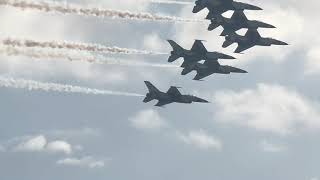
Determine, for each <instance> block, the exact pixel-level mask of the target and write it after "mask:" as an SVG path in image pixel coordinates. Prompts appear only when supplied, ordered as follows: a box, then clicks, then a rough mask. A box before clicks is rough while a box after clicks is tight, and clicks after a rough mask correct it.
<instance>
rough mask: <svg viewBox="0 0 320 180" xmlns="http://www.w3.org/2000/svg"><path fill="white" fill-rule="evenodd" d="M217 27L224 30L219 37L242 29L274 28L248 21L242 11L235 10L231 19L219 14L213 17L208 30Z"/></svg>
mask: <svg viewBox="0 0 320 180" xmlns="http://www.w3.org/2000/svg"><path fill="white" fill-rule="evenodd" d="M219 26H222V27H223V29H224V30H223V32H222V33H221V36H226V35H228V34H230V33H232V32H236V31H238V30H240V29H242V28H247V29H257V28H275V27H274V26H273V25H270V24H267V23H264V22H261V21H255V20H248V19H247V17H246V15H245V14H244V12H243V10H236V11H235V12H234V13H233V15H232V16H231V18H225V17H223V16H222V15H221V14H217V15H215V16H214V18H212V19H211V24H210V25H209V27H208V30H209V31H212V30H214V29H216V28H217V27H219Z"/></svg>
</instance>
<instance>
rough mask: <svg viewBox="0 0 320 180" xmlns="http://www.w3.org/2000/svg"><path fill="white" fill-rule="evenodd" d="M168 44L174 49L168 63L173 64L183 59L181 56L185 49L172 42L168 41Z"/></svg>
mask: <svg viewBox="0 0 320 180" xmlns="http://www.w3.org/2000/svg"><path fill="white" fill-rule="evenodd" d="M168 42H169V44H170V45H171V47H172V49H173V50H172V51H171V56H170V57H169V59H168V62H173V61H175V60H177V59H178V58H180V57H181V54H182V53H183V51H184V49H183V48H182V47H181V46H179V44H177V43H176V42H174V41H172V40H168Z"/></svg>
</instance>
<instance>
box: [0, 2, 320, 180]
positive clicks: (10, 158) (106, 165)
mask: <svg viewBox="0 0 320 180" xmlns="http://www.w3.org/2000/svg"><path fill="white" fill-rule="evenodd" d="M67 2H68V3H77V4H80V5H82V6H92V7H102V8H107V9H116V10H128V11H132V12H150V13H157V14H162V15H169V16H177V17H185V18H197V19H202V18H204V17H205V15H206V12H205V11H204V12H202V13H200V14H192V12H191V10H192V6H188V5H165V4H155V3H151V2H150V1H149V0H138V1H133V0H120V1H114V0H94V1H91V0H90V1H89V0H72V1H71V0H68V1H67ZM246 2H250V3H253V4H256V5H258V6H260V7H262V8H263V9H264V10H263V11H251V12H247V14H248V18H249V19H258V20H263V21H266V22H268V23H270V24H273V25H275V26H276V27H277V29H271V30H270V29H267V30H261V34H262V36H266V37H274V38H276V39H280V40H283V41H285V42H288V43H289V44H290V46H287V47H281V46H280V47H277V46H272V47H256V48H252V49H250V50H248V51H246V52H245V54H243V55H235V54H232V52H233V50H234V48H235V46H231V47H229V48H227V49H222V48H221V44H222V42H223V40H224V39H223V38H222V37H219V36H218V35H219V34H220V32H221V29H217V30H214V31H212V32H208V31H207V30H206V29H207V26H208V24H209V22H205V23H183V22H176V23H173V22H157V21H140V20H128V19H117V18H115V19H110V18H96V17H83V16H79V15H72V14H71V15H62V14H58V13H43V12H38V11H34V10H25V11H21V10H19V9H15V8H11V7H4V6H1V7H0V9H1V10H0V19H1V23H0V38H1V39H4V38H8V37H11V38H18V39H33V40H37V41H53V40H54V41H70V42H83V43H96V44H102V45H105V46H118V47H122V48H132V49H140V50H148V51H154V52H169V51H170V50H171V49H170V46H169V44H168V43H167V42H166V40H167V39H173V40H176V41H177V42H178V43H179V44H181V45H182V46H183V47H186V48H189V47H191V45H192V43H193V41H194V39H205V40H206V42H205V46H206V47H207V48H208V50H211V51H222V52H224V53H227V54H230V55H234V56H236V57H237V58H238V59H237V60H235V61H230V60H226V61H223V62H221V63H222V64H230V65H234V66H237V67H239V68H242V69H245V70H247V71H248V72H249V73H248V74H245V75H242V74H240V75H239V74H234V75H227V76H226V75H214V76H211V77H209V78H207V79H206V81H204V82H193V81H192V80H191V79H192V78H193V76H194V74H190V75H188V76H180V70H179V69H176V68H167V67H142V66H120V65H106V64H95V63H89V62H85V61H73V62H70V61H68V60H67V59H63V58H54V59H47V58H40V59H33V58H29V57H24V56H6V55H5V54H1V55H0V73H1V75H0V76H1V77H10V78H16V79H31V80H35V81H40V82H54V83H59V84H70V85H75V86H82V87H88V88H96V89H106V90H113V91H121V92H130V93H139V94H144V93H146V91H147V89H146V87H145V86H144V83H143V81H144V80H149V81H151V82H153V83H154V84H155V85H156V86H157V87H159V89H161V90H163V91H165V90H167V88H168V87H170V86H171V85H177V86H182V87H183V89H182V92H183V93H187V94H189V93H191V94H196V95H199V96H201V97H205V98H208V99H209V100H210V101H211V102H212V103H210V104H192V105H181V104H171V105H168V106H167V107H166V108H156V107H153V104H155V103H156V102H151V103H148V104H144V103H142V102H141V101H142V99H143V97H127V96H112V95H110V96H108V95H107V96H102V95H86V94H77V93H61V92H45V91H29V90H26V89H13V88H4V87H1V88H0V96H1V101H0V107H1V108H0V109H1V110H0V112H1V118H0V122H1V124H2V125H1V127H0V160H1V161H0V169H1V177H2V178H3V179H10V180H20V179H30V180H31V179H32V180H38V179H39V180H40V179H48V180H51V179H52V180H56V179H61V180H69V179H79V180H82V179H83V180H84V179H89V178H90V179H108V178H109V179H111V178H112V179H137V180H138V179H139V180H147V179H148V180H149V179H154V180H157V179H159V180H160V179H164V178H165V179H186V180H191V179H203V180H209V179H221V180H230V179H249V180H251V179H252V180H253V179H260V180H267V179H275V180H280V179H291V180H317V179H318V177H319V176H320V174H319V172H320V169H319V165H318V163H319V155H318V152H319V150H320V145H319V144H318V138H319V131H320V120H319V119H320V104H319V102H318V99H319V96H318V90H317V89H318V88H319V86H318V82H319V81H318V76H319V72H320V71H319V70H320V63H319V60H318V57H319V52H320V51H319V50H320V42H319V40H318V38H317V34H318V29H319V28H320V24H319V22H317V21H316V20H315V18H316V17H318V11H317V9H316V7H318V5H319V2H318V1H315V0H310V1H309V2H308V3H305V2H302V1H294V0H281V1H275V0H271V1H268V2H262V1H261V2H260V1H253V0H252V1H246ZM228 15H230V13H226V14H225V16H228ZM239 33H240V34H241V33H243V31H240V32H239ZM46 51H52V50H51V49H46ZM70 53H79V55H82V54H81V53H83V52H77V51H76V52H72V51H70ZM85 55H88V53H85ZM90 55H92V56H95V55H96V54H90ZM104 58H105V59H106V60H108V59H110V58H117V59H122V60H124V61H129V62H131V63H135V62H141V61H142V62H145V63H154V64H166V62H167V58H168V57H167V55H116V54H113V55H104Z"/></svg>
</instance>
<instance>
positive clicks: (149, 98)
mask: <svg viewBox="0 0 320 180" xmlns="http://www.w3.org/2000/svg"><path fill="white" fill-rule="evenodd" d="M153 99H154V98H153V97H151V96H148V95H147V96H146V97H145V98H144V100H143V102H144V103H147V102H150V101H152V100H153Z"/></svg>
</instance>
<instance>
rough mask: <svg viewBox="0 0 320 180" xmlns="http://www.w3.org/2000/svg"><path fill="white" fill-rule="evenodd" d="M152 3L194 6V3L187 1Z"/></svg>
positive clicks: (154, 1) (157, 0)
mask: <svg viewBox="0 0 320 180" xmlns="http://www.w3.org/2000/svg"><path fill="white" fill-rule="evenodd" d="M151 2H152V3H157V4H181V5H193V4H194V3H193V2H186V1H165V0H163V1H162V0H152V1H151Z"/></svg>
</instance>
